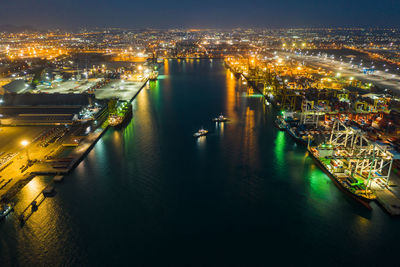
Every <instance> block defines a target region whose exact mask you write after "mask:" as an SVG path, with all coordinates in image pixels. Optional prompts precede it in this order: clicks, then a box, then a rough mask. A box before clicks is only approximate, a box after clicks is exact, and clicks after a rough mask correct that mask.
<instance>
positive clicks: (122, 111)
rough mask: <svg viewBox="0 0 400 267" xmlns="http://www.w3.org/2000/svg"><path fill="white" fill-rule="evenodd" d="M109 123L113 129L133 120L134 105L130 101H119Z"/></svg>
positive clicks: (109, 118)
mask: <svg viewBox="0 0 400 267" xmlns="http://www.w3.org/2000/svg"><path fill="white" fill-rule="evenodd" d="M110 113H111V114H110V116H109V117H108V123H109V125H110V126H112V127H116V128H119V127H122V126H123V125H125V124H126V123H127V122H129V120H130V119H131V118H132V104H131V103H129V102H128V101H118V102H117V104H116V107H115V110H114V111H113V112H110Z"/></svg>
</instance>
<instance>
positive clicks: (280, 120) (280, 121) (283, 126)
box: [275, 116, 287, 131]
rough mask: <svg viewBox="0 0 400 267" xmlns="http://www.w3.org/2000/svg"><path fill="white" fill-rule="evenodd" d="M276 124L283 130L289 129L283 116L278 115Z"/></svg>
mask: <svg viewBox="0 0 400 267" xmlns="http://www.w3.org/2000/svg"><path fill="white" fill-rule="evenodd" d="M275 126H276V127H277V128H278V129H279V130H281V131H286V129H287V123H286V121H285V120H284V119H283V118H282V117H281V116H277V118H276V120H275Z"/></svg>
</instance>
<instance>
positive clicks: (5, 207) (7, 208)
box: [0, 204, 12, 220]
mask: <svg viewBox="0 0 400 267" xmlns="http://www.w3.org/2000/svg"><path fill="white" fill-rule="evenodd" d="M11 211H12V207H11V206H10V205H7V204H6V205H3V206H2V207H1V209H0V220H1V219H3V218H5V217H6V216H7V215H8V214H9V213H10V212H11Z"/></svg>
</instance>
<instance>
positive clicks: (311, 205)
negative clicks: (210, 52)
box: [0, 60, 400, 266]
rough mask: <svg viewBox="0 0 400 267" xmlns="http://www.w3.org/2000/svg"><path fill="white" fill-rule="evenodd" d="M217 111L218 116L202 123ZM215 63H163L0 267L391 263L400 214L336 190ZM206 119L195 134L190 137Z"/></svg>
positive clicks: (9, 240)
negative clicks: (220, 119)
mask: <svg viewBox="0 0 400 267" xmlns="http://www.w3.org/2000/svg"><path fill="white" fill-rule="evenodd" d="M220 113H223V115H225V116H226V117H228V118H229V119H230V121H229V122H227V123H223V124H217V123H215V122H212V118H213V117H216V116H218V115H219V114H220ZM275 113H276V111H274V110H273V108H272V107H271V106H267V105H266V104H265V102H264V99H263V98H262V96H260V95H259V94H257V93H253V92H252V91H251V90H249V89H248V88H247V86H246V85H244V84H243V83H242V81H240V80H237V79H235V77H234V75H233V74H231V73H230V72H229V71H227V70H226V69H225V68H224V66H223V61H222V60H167V61H165V64H164V66H163V68H162V70H161V72H160V76H159V80H158V81H156V82H150V83H149V85H148V86H147V87H145V88H144V89H143V90H142V91H141V92H140V93H139V94H138V96H137V97H136V99H135V100H134V101H133V118H132V120H131V122H130V123H129V124H128V125H127V126H126V127H125V128H123V129H121V130H114V129H110V130H108V131H107V133H106V134H105V135H104V136H103V137H102V138H101V139H100V140H99V142H98V143H97V144H96V146H95V147H94V149H93V150H92V151H91V152H90V153H89V154H88V156H87V157H86V159H84V160H83V161H82V162H81V163H80V164H79V166H78V167H77V168H76V169H75V170H74V171H73V172H72V173H71V174H69V175H67V176H66V177H64V179H63V181H62V183H60V184H57V185H56V188H55V190H56V194H55V196H54V197H52V198H48V199H46V200H45V201H44V202H43V203H42V204H41V205H40V207H39V208H38V210H37V211H36V212H34V213H33V215H32V216H31V217H30V218H29V220H28V221H27V222H26V223H25V225H24V226H23V227H21V226H20V224H19V221H18V219H17V215H16V214H18V212H19V211H20V210H21V209H22V207H23V208H24V207H25V206H26V205H25V206H24V204H27V203H29V202H30V201H31V200H32V199H33V198H34V197H35V195H37V192H39V191H40V190H41V189H43V188H44V187H45V183H46V181H48V180H49V179H50V178H49V177H37V178H35V179H34V180H32V181H31V182H30V183H29V184H28V185H27V186H25V188H24V189H23V190H22V191H21V192H20V193H19V195H18V196H17V201H18V203H19V204H18V205H17V207H16V211H15V212H14V213H11V214H10V215H9V216H8V217H7V218H5V220H3V221H2V222H0V266H60V265H61V266H117V265H125V266H128V265H129V266H267V265H271V264H274V265H278V264H279V265H297V266H304V265H306V266H322V265H323V266H327V265H328V266H330V265H345V264H346V265H350V264H356V265H367V266H371V265H377V264H380V265H383V264H384V263H390V262H392V263H393V262H395V260H396V255H397V252H398V250H399V248H398V242H399V241H398V238H399V237H400V227H399V226H400V221H399V220H398V219H396V218H391V217H390V216H389V215H387V214H386V213H384V212H383V211H382V209H381V208H380V207H379V206H378V205H376V204H375V203H372V205H371V206H372V208H373V209H372V211H369V210H367V209H366V208H365V207H363V206H361V205H360V204H358V203H357V202H356V201H354V200H353V199H351V198H349V197H348V196H346V195H345V194H344V193H343V192H341V191H340V190H339V189H338V188H337V187H336V186H335V185H334V183H333V182H332V181H331V180H330V179H329V178H328V177H327V176H326V175H325V174H324V173H323V172H322V171H321V170H320V169H319V168H318V167H317V166H316V165H315V164H314V162H313V161H312V159H311V158H310V157H308V155H307V152H306V149H305V148H304V147H301V146H300V145H298V144H296V143H295V142H294V141H293V140H292V139H291V138H290V136H289V135H288V134H287V133H285V132H282V131H279V130H278V129H276V128H275V127H274V126H273V121H274V117H275V115H276V114H275ZM202 126H203V127H204V128H205V129H208V130H209V131H210V133H209V134H208V135H207V136H206V137H201V138H199V139H194V138H193V133H194V132H196V131H197V130H198V129H199V128H201V127H202Z"/></svg>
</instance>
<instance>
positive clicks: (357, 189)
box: [308, 144, 376, 209]
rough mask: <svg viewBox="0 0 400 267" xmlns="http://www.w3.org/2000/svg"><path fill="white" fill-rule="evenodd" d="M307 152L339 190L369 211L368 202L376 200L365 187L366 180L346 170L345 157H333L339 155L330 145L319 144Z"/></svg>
mask: <svg viewBox="0 0 400 267" xmlns="http://www.w3.org/2000/svg"><path fill="white" fill-rule="evenodd" d="M308 152H309V154H310V156H311V157H312V158H313V160H314V161H315V162H316V164H317V165H318V166H319V167H320V168H321V169H322V170H323V171H324V172H325V173H326V174H327V175H328V176H329V178H330V179H331V180H332V181H333V182H334V183H335V185H336V186H337V187H338V188H339V189H340V190H342V191H344V192H345V193H346V194H347V195H349V196H351V197H352V198H354V199H355V200H357V201H358V202H360V203H361V204H362V205H364V206H365V207H367V208H368V209H371V207H370V205H369V202H370V201H371V200H374V199H376V195H375V194H374V193H373V192H372V191H371V189H370V188H369V187H368V186H367V185H366V180H367V178H365V177H363V176H361V175H360V174H357V173H353V172H352V171H350V170H349V169H347V168H346V167H347V166H346V164H347V160H346V159H345V157H343V158H341V157H340V155H335V154H336V153H340V152H339V150H338V149H335V148H334V147H333V146H332V145H330V144H321V145H319V146H313V147H309V148H308Z"/></svg>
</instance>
